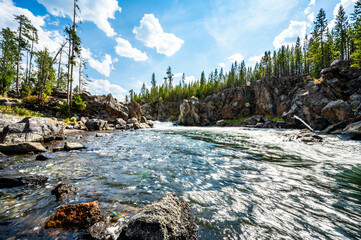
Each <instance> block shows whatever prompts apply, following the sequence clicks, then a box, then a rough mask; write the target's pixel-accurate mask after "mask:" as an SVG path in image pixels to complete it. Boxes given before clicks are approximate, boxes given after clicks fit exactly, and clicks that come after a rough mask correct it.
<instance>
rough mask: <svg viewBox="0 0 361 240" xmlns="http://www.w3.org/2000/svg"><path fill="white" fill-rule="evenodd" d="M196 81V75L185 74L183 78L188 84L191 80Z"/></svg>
mask: <svg viewBox="0 0 361 240" xmlns="http://www.w3.org/2000/svg"><path fill="white" fill-rule="evenodd" d="M195 81H196V77H195V76H193V75H191V76H186V77H185V79H184V82H185V83H186V84H189V83H192V82H195Z"/></svg>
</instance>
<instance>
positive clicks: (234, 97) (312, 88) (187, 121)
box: [142, 60, 361, 139]
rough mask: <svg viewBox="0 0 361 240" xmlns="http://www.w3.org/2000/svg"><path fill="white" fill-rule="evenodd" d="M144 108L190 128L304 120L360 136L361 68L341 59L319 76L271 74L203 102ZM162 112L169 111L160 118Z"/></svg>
mask: <svg viewBox="0 0 361 240" xmlns="http://www.w3.org/2000/svg"><path fill="white" fill-rule="evenodd" d="M177 105H178V107H177V108H174V106H177ZM142 109H143V112H144V114H145V115H146V116H148V117H149V118H154V119H158V120H160V119H164V118H166V119H168V120H169V119H171V118H172V116H173V117H174V114H177V118H178V121H177V124H181V125H188V126H195V125H196V126H215V125H217V126H250V127H260V128H305V124H304V123H302V121H301V120H303V121H304V122H305V123H306V124H308V125H310V126H311V128H312V129H314V130H319V131H323V132H325V133H334V134H349V135H350V136H351V137H352V138H353V139H361V70H360V69H357V68H352V67H350V62H348V61H341V60H337V61H335V62H333V63H332V64H331V66H330V67H329V68H327V69H324V70H322V72H321V78H320V79H313V78H312V77H311V76H310V75H300V76H294V77H281V78H276V77H267V78H264V79H261V80H259V81H257V82H256V83H254V84H253V85H251V86H243V87H237V88H232V89H226V90H223V91H221V92H219V93H217V94H214V95H210V96H207V97H206V98H205V99H202V100H200V101H199V100H198V99H197V98H195V97H192V98H191V99H187V100H184V101H183V102H182V103H164V102H163V101H161V102H158V103H157V104H156V105H155V106H153V107H151V106H150V105H147V104H145V105H143V106H142ZM162 110H163V112H164V113H167V114H168V115H167V116H161V118H160V117H159V116H160V114H159V113H160V111H162ZM300 119H301V120H300Z"/></svg>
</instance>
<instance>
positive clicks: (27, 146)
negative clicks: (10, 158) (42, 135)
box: [0, 142, 46, 155]
mask: <svg viewBox="0 0 361 240" xmlns="http://www.w3.org/2000/svg"><path fill="white" fill-rule="evenodd" d="M0 152H2V153H5V154H8V155H12V154H21V153H30V152H33V153H39V152H46V149H45V148H44V146H43V145H42V144H41V143H37V142H24V143H5V144H0Z"/></svg>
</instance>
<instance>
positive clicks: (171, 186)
mask: <svg viewBox="0 0 361 240" xmlns="http://www.w3.org/2000/svg"><path fill="white" fill-rule="evenodd" d="M298 132H299V131H296V130H264V129H248V128H217V127H209V128H201V127H174V126H172V124H171V123H159V122H156V123H155V129H149V130H142V131H134V132H113V133H110V135H109V136H107V137H104V138H95V136H94V135H95V133H86V136H85V137H84V138H83V139H81V140H80V141H81V142H82V143H83V144H84V145H86V146H87V147H88V148H87V150H86V151H75V152H59V153H56V154H55V157H54V159H52V160H48V161H46V162H38V161H34V159H35V157H30V158H26V159H24V158H21V157H18V158H13V159H10V160H9V161H8V162H6V163H5V164H6V165H11V167H12V168H14V169H17V170H20V169H22V170H24V171H25V172H28V173H34V174H39V175H45V176H48V177H49V178H50V179H49V181H48V183H47V184H46V185H45V186H42V187H38V188H35V189H24V188H14V189H7V190H1V192H0V194H1V195H0V199H1V205H0V236H5V238H6V237H12V236H25V237H26V236H34V232H35V234H36V238H40V239H41V238H44V239H47V238H49V236H48V235H46V233H45V232H44V230H43V226H44V223H45V221H46V219H47V218H48V217H49V216H50V215H51V214H52V213H53V212H54V209H55V208H56V207H58V206H59V205H60V204H59V203H57V202H56V201H55V198H54V197H53V196H51V194H50V191H51V189H52V188H54V187H55V186H56V185H57V184H58V183H59V182H69V183H72V184H75V185H77V186H78V187H79V189H80V190H79V191H78V194H77V196H76V198H75V199H73V200H71V203H79V202H85V201H92V200H98V201H99V203H100V207H101V209H102V211H103V212H104V214H110V213H109V212H110V211H112V210H114V211H122V210H125V209H128V208H130V207H142V206H144V205H145V204H148V203H150V202H152V201H154V200H156V199H159V198H161V197H163V196H164V195H165V194H167V193H176V194H178V195H180V196H182V197H183V198H184V199H185V200H186V201H187V202H188V203H190V205H191V209H192V212H193V214H194V216H195V218H196V222H197V224H198V225H199V234H200V239H347V238H351V239H352V238H353V239H356V238H361V232H360V230H359V227H360V222H361V214H360V213H361V182H360V179H361V177H360V176H361V170H360V169H361V162H360V160H361V159H360V156H361V143H360V142H357V141H343V140H340V139H339V138H338V137H336V136H323V137H324V141H323V142H322V143H314V144H311V145H309V144H305V143H302V142H300V141H298V140H295V138H294V136H295V135H296V134H298ZM49 164H53V165H49ZM34 228H38V229H37V230H36V231H34ZM9 229H12V230H11V231H9Z"/></svg>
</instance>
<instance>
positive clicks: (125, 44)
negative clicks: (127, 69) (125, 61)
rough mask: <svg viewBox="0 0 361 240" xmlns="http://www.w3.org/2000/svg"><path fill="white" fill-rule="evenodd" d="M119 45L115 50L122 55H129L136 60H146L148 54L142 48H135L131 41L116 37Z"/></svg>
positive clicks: (128, 56)
mask: <svg viewBox="0 0 361 240" xmlns="http://www.w3.org/2000/svg"><path fill="white" fill-rule="evenodd" d="M115 40H116V42H117V46H116V47H115V52H116V53H117V54H118V55H119V56H121V57H127V58H131V59H134V60H135V61H146V60H147V59H148V56H147V54H146V53H143V52H141V51H140V50H138V49H136V48H133V47H132V45H131V44H130V42H129V41H127V40H125V39H123V38H120V37H119V38H116V39H115Z"/></svg>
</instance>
